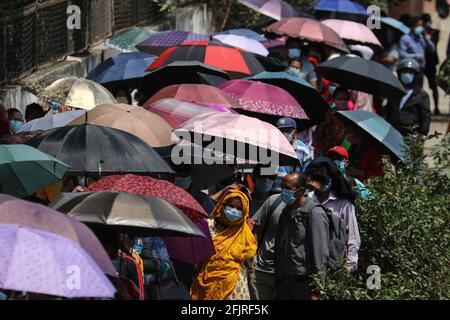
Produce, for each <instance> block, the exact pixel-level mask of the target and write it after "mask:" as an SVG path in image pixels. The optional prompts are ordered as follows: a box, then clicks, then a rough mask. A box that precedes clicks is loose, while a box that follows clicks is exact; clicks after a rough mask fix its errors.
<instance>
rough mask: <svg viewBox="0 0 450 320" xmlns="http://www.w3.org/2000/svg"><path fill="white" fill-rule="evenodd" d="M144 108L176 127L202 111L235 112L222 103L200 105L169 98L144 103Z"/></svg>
mask: <svg viewBox="0 0 450 320" xmlns="http://www.w3.org/2000/svg"><path fill="white" fill-rule="evenodd" d="M145 108H146V109H147V110H148V111H151V112H153V113H155V114H157V115H159V116H160V117H161V118H163V119H164V120H165V121H167V123H169V124H170V125H171V126H172V128H176V127H178V126H179V125H180V124H182V123H184V122H186V121H188V120H190V119H192V118H194V117H195V116H198V115H199V114H202V113H208V112H211V111H218V112H229V113H237V112H236V111H234V110H233V109H230V108H227V107H225V106H223V105H218V104H216V105H200V104H196V103H190V102H185V101H181V100H177V99H170V98H168V99H161V100H158V101H156V102H153V103H151V104H148V105H147V104H146V105H145Z"/></svg>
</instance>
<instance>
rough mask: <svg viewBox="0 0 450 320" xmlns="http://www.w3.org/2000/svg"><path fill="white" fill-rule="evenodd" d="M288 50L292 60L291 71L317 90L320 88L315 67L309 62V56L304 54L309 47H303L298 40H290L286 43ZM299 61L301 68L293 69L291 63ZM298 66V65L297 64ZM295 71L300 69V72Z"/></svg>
mask: <svg viewBox="0 0 450 320" xmlns="http://www.w3.org/2000/svg"><path fill="white" fill-rule="evenodd" d="M286 48H287V50H288V56H289V60H290V64H289V69H288V70H289V71H291V72H294V73H296V74H297V75H299V76H300V77H301V78H302V79H303V80H305V81H308V82H309V83H310V84H311V85H312V86H313V87H314V88H315V89H316V90H317V87H318V83H317V79H318V78H317V74H316V71H315V68H314V65H313V64H312V63H311V62H309V60H308V57H307V56H308V55H307V54H304V53H305V52H304V51H306V50H307V47H306V46H305V45H302V43H301V42H300V41H299V40H298V39H293V38H289V39H288V40H287V41H286ZM293 60H298V61H299V62H300V63H299V68H296V67H292V64H291V61H293ZM297 65H298V63H297ZM294 69H300V72H298V71H297V70H294Z"/></svg>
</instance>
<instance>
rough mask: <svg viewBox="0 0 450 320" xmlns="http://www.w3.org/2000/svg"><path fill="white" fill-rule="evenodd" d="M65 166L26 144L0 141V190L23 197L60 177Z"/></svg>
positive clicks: (59, 179)
mask: <svg viewBox="0 0 450 320" xmlns="http://www.w3.org/2000/svg"><path fill="white" fill-rule="evenodd" d="M68 169H69V166H68V165H66V164H65V163H63V162H61V161H59V160H57V159H55V158H53V157H51V156H49V155H47V154H45V153H43V152H41V151H39V150H36V149H34V148H32V147H30V146H27V145H0V192H2V193H7V194H11V195H14V196H17V197H21V198H25V197H29V196H31V195H32V194H34V193H35V192H36V191H39V190H40V189H42V188H45V187H47V186H49V185H51V184H54V183H56V182H59V181H61V179H62V178H63V176H64V174H65V173H66V171H67V170H68Z"/></svg>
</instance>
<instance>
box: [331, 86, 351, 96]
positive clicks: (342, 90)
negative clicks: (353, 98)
mask: <svg viewBox="0 0 450 320" xmlns="http://www.w3.org/2000/svg"><path fill="white" fill-rule="evenodd" d="M340 92H345V94H346V95H347V97H349V98H350V95H349V93H348V90H347V89H346V88H344V87H337V88H336V90H334V93H333V98H335V97H337V95H338V94H339V93H340Z"/></svg>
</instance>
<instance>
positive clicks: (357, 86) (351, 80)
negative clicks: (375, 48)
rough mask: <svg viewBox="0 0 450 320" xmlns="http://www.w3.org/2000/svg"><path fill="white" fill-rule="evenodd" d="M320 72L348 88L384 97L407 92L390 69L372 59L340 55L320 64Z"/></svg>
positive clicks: (396, 95)
mask: <svg viewBox="0 0 450 320" xmlns="http://www.w3.org/2000/svg"><path fill="white" fill-rule="evenodd" d="M318 72H319V74H320V75H321V76H323V77H325V78H326V79H328V80H330V81H332V82H335V83H338V84H340V85H341V86H343V87H345V88H347V89H352V90H357V91H361V92H367V93H370V94H374V95H378V96H382V97H390V96H395V97H399V96H403V95H404V94H406V90H405V88H404V87H403V85H402V84H401V83H400V81H399V80H398V79H397V78H396V77H395V76H394V74H393V73H392V72H391V71H390V70H389V69H387V68H386V67H385V66H383V65H382V64H380V63H377V62H374V61H371V60H366V59H362V58H359V57H353V56H351V57H349V56H340V57H338V58H335V59H331V60H328V61H326V62H324V63H322V64H321V65H319V67H318Z"/></svg>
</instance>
